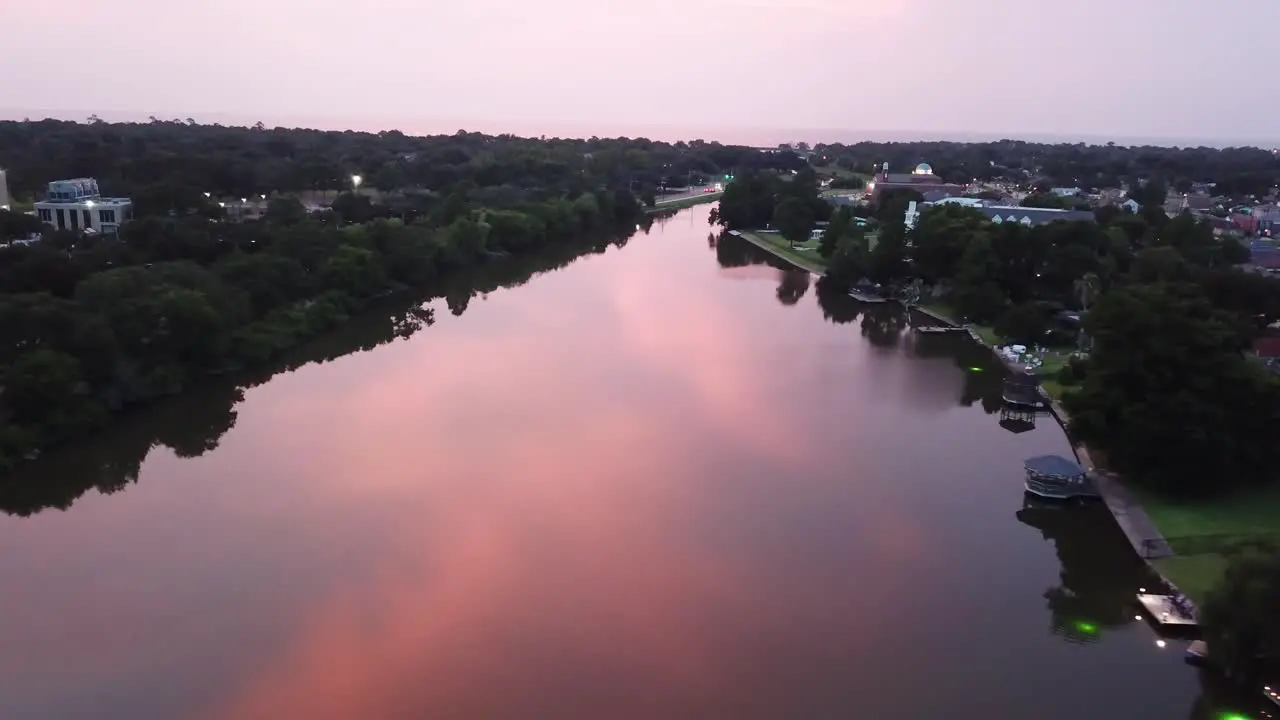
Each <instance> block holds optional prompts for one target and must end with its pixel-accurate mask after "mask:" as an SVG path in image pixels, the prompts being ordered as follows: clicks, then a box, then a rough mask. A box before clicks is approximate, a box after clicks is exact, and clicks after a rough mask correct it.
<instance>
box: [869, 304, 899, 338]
mask: <svg viewBox="0 0 1280 720" xmlns="http://www.w3.org/2000/svg"><path fill="white" fill-rule="evenodd" d="M906 328H907V313H906V311H905V310H903V309H902V306H900V305H898V304H897V303H880V304H878V305H872V306H870V307H868V308H867V310H866V311H864V312H863V313H862V336H863V337H865V338H866V339H867V341H868V342H870V343H871V344H872V345H874V346H876V347H882V348H889V347H895V346H897V344H898V340H900V339H901V338H902V331H903V330H906Z"/></svg>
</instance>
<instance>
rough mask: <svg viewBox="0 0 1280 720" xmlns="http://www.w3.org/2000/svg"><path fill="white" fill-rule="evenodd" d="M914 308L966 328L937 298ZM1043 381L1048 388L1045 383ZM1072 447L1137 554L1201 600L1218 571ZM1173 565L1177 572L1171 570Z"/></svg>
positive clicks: (1065, 426) (982, 337)
mask: <svg viewBox="0 0 1280 720" xmlns="http://www.w3.org/2000/svg"><path fill="white" fill-rule="evenodd" d="M914 309H915V310H917V311H919V312H921V313H923V314H925V315H928V316H929V317H931V318H933V319H934V320H937V321H938V322H941V323H945V324H947V325H950V326H952V327H965V326H964V325H962V324H960V323H958V322H956V321H955V320H953V319H952V317H950V316H948V315H947V314H944V313H943V312H942V310H943V309H945V306H942V305H939V304H937V303H935V304H933V306H932V307H930V306H926V305H919V306H915V308H914ZM968 327H970V333H969V334H970V337H972V338H973V339H974V341H975V342H978V343H980V344H981V345H983V346H985V347H986V348H987V349H988V350H990V351H991V352H992V353H993V354H994V355H996V357H997V358H999V359H1000V361H1001V363H1003V364H1004V365H1005V366H1006V367H1009V363H1008V362H1007V361H1006V360H1005V358H1004V357H1003V356H1002V355H1000V353H999V352H998V350H997V348H998V346H999V344H1000V343H999V341H1000V338H999V336H997V335H996V334H995V331H994V330H992V329H991V328H988V327H984V326H972V325H971V326H968ZM1041 385H1042V387H1043V385H1044V383H1041ZM1054 387H1055V388H1056V390H1057V392H1056V393H1055V392H1050V391H1049V389H1048V388H1044V390H1045V396H1046V399H1047V400H1048V402H1049V410H1050V412H1051V413H1052V414H1053V416H1054V419H1055V420H1057V421H1058V424H1059V425H1061V426H1062V430H1063V432H1065V433H1067V437H1068V440H1070V438H1071V435H1070V431H1069V428H1070V425H1071V416H1070V415H1068V414H1067V411H1066V409H1065V408H1063V407H1062V403H1061V402H1060V397H1061V392H1062V388H1061V386H1059V385H1057V383H1056V382H1055V383H1054ZM1071 449H1072V452H1073V453H1074V454H1075V456H1076V461H1077V462H1079V463H1080V465H1081V467H1083V468H1084V469H1085V470H1086V471H1087V472H1088V473H1089V476H1090V478H1091V479H1092V480H1093V481H1094V484H1095V486H1096V487H1097V488H1098V493H1099V494H1100V495H1101V496H1102V501H1103V504H1104V505H1106V507H1107V510H1108V511H1110V513H1111V517H1112V518H1114V519H1115V521H1116V525H1117V526H1119V528H1120V531H1121V532H1122V533H1124V536H1125V539H1126V540H1128V541H1129V545H1130V546H1131V547H1132V548H1133V551H1134V552H1135V553H1137V554H1138V557H1140V558H1142V559H1143V561H1144V562H1146V564H1147V565H1148V566H1150V567H1151V569H1152V570H1153V571H1154V572H1155V573H1156V574H1157V575H1159V576H1160V578H1161V580H1162V581H1164V583H1165V584H1166V585H1168V586H1169V587H1170V588H1171V589H1173V590H1175V591H1179V592H1182V593H1184V594H1186V595H1187V596H1188V597H1191V598H1192V599H1194V600H1196V601H1202V600H1203V599H1204V593H1205V592H1207V591H1208V589H1210V588H1211V587H1212V586H1213V582H1216V580H1217V577H1216V576H1213V577H1208V576H1206V575H1205V570H1206V569H1208V568H1210V567H1211V566H1209V564H1207V563H1205V562H1204V561H1203V560H1200V559H1195V558H1187V557H1179V556H1176V555H1175V553H1174V551H1173V548H1172V547H1171V546H1170V544H1169V542H1168V540H1167V539H1166V538H1165V535H1164V533H1162V532H1161V530H1160V526H1159V525H1158V524H1157V523H1156V522H1155V521H1154V520H1153V519H1152V518H1151V516H1150V515H1148V513H1147V511H1146V509H1145V507H1144V506H1143V503H1142V501H1141V500H1142V499H1141V498H1140V497H1139V496H1138V495H1137V494H1135V493H1134V492H1133V491H1132V490H1130V489H1129V488H1128V487H1127V486H1126V485H1125V484H1124V483H1123V481H1122V480H1121V479H1120V478H1119V476H1117V475H1116V474H1115V473H1112V472H1111V471H1109V470H1106V469H1105V468H1103V467H1100V466H1099V465H1098V463H1097V462H1095V459H1094V456H1095V453H1094V452H1093V451H1092V450H1090V448H1089V447H1088V446H1086V445H1084V444H1081V443H1077V442H1075V441H1074V440H1071ZM1169 570H1172V571H1173V572H1172V573H1169V572H1167V571H1169Z"/></svg>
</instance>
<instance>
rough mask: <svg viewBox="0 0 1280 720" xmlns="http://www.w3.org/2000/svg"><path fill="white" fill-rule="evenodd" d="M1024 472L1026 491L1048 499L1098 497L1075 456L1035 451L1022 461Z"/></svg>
mask: <svg viewBox="0 0 1280 720" xmlns="http://www.w3.org/2000/svg"><path fill="white" fill-rule="evenodd" d="M1022 466H1023V469H1025V470H1026V472H1027V482H1026V488H1027V492H1029V493H1031V494H1032V495H1037V496H1039V497H1042V498H1048V499H1051V500H1074V499H1077V498H1095V497H1098V496H1099V495H1098V489H1097V488H1096V487H1094V485H1093V481H1092V480H1090V479H1089V474H1088V472H1086V471H1085V469H1084V468H1083V467H1081V466H1080V463H1078V462H1076V461H1075V460H1070V459H1068V458H1064V457H1062V456H1061V455H1039V456H1036V457H1033V458H1027V459H1026V460H1025V461H1023V463H1022Z"/></svg>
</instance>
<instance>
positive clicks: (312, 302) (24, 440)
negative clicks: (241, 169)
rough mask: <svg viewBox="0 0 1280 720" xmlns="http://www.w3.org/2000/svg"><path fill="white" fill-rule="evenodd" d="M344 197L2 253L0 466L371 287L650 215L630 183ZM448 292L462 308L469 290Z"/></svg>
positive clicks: (172, 221) (270, 350)
mask: <svg viewBox="0 0 1280 720" xmlns="http://www.w3.org/2000/svg"><path fill="white" fill-rule="evenodd" d="M338 205H339V207H340V208H347V209H348V210H349V211H350V212H353V213H354V215H353V216H344V215H343V214H342V213H341V212H330V213H326V214H324V215H321V216H309V215H308V214H307V213H305V212H304V211H303V210H302V208H301V206H300V205H299V204H298V203H297V201H296V200H289V199H277V200H274V201H273V202H272V205H271V208H270V210H269V211H268V213H267V216H266V217H265V218H264V219H262V220H260V221H249V222H244V223H226V222H219V221H216V220H210V219H206V218H203V217H200V216H198V215H190V216H180V217H168V218H156V217H152V218H145V219H141V220H138V221H136V222H132V223H127V224H125V225H124V226H123V227H122V229H121V233H120V237H119V239H116V238H113V237H101V236H98V237H92V236H91V237H83V236H81V237H77V236H74V235H69V234H59V235H58V236H56V237H53V238H50V239H47V240H46V241H44V242H41V243H37V244H34V245H29V246H13V247H8V248H3V249H0V382H2V384H3V394H0V470H5V469H8V468H11V467H12V466H13V465H15V464H16V463H18V462H19V461H21V460H22V459H24V458H30V457H32V456H34V455H35V454H37V453H38V452H39V451H40V450H42V449H45V448H49V447H52V446H55V445H57V444H60V443H63V442H66V441H68V440H71V439H73V438H76V437H79V436H83V435H85V434H87V433H89V432H91V431H93V430H95V429H97V428H99V427H101V426H102V425H104V424H105V423H106V422H107V421H108V420H109V418H110V417H111V415H112V413H114V412H116V411H119V410H122V409H124V408H127V407H130V406H133V405H137V404H139V403H143V402H146V401H148V400H151V399H153V398H156V397H159V396H164V395H172V394H174V393H178V392H181V391H183V390H184V389H186V388H188V387H190V386H191V385H192V384H193V383H195V382H197V381H198V380H200V379H201V378H202V377H205V376H208V375H210V374H219V373H225V372H228V371H232V370H236V369H239V368H245V367H254V366H258V365H261V364H263V363H265V362H266V361H267V360H269V359H271V358H272V357H274V356H276V355H277V354H279V353H280V352H281V351H283V350H285V349H286V348H289V347H291V346H293V345H295V344H297V343H298V342H299V341H300V340H302V339H304V338H307V337H310V336H313V335H315V334H317V333H319V332H321V331H324V330H326V329H329V328H332V327H334V326H335V325H337V324H339V323H341V322H343V321H344V320H346V319H347V318H348V317H350V315H351V314H352V313H354V312H356V311H358V310H360V309H361V308H363V307H365V306H366V305H367V304H368V303H370V302H371V301H372V300H374V299H376V298H378V297H381V296H384V295H387V294H390V293H393V292H395V291H397V290H401V289H407V288H419V287H430V286H435V285H440V284H442V283H445V282H446V281H447V280H448V278H449V277H450V276H451V275H454V274H457V273H460V272H463V271H466V270H468V269H470V268H474V267H477V266H482V265H484V264H486V263H491V262H495V261H499V260H501V259H502V258H504V257H509V256H512V255H517V254H518V255H526V254H532V253H537V252H540V251H543V250H545V249H547V248H549V247H554V246H557V245H559V244H564V243H575V244H576V247H577V248H578V249H579V251H581V250H583V249H586V248H588V247H590V245H589V244H588V239H589V238H593V237H601V236H604V237H617V236H619V235H625V234H629V233H630V232H631V231H632V230H633V229H634V227H635V225H636V223H637V222H642V221H643V220H644V217H643V210H642V208H641V206H640V205H639V203H638V201H637V200H636V198H635V196H634V195H633V194H632V193H631V192H630V191H628V190H627V189H626V188H624V187H619V188H616V189H613V190H607V189H604V188H600V189H597V190H595V191H593V192H585V193H581V194H578V195H576V196H572V197H569V196H562V197H553V198H548V199H544V200H541V201H524V202H519V203H517V204H514V205H511V206H507V207H501V208H488V207H484V206H478V205H477V204H475V203H473V202H471V201H470V200H469V198H468V197H467V195H466V194H465V193H454V194H452V195H451V196H450V197H449V198H448V199H446V200H444V201H442V202H441V203H439V206H438V207H436V208H435V210H434V211H433V212H432V213H430V214H427V215H424V216H421V217H418V218H417V219H415V220H413V221H411V222H405V221H404V220H402V219H401V218H399V217H391V216H392V215H394V213H395V209H394V208H391V207H387V206H382V205H377V204H374V203H370V202H368V200H367V199H365V198H350V199H348V201H346V202H341V203H338ZM357 218H359V221H357ZM447 297H448V299H449V306H450V309H451V310H452V311H453V312H455V313H458V314H460V313H461V312H462V311H463V310H464V309H465V307H466V300H467V299H468V298H469V297H470V294H469V292H468V293H466V294H465V295H460V296H459V295H456V294H455V293H452V292H449V293H447Z"/></svg>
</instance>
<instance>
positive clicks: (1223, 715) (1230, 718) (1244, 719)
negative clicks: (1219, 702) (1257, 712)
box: [1217, 712, 1253, 720]
mask: <svg viewBox="0 0 1280 720" xmlns="http://www.w3.org/2000/svg"><path fill="white" fill-rule="evenodd" d="M1217 720H1253V718H1251V717H1249V716H1248V715H1241V714H1240V713H1237V712H1220V713H1218V717H1217Z"/></svg>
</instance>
